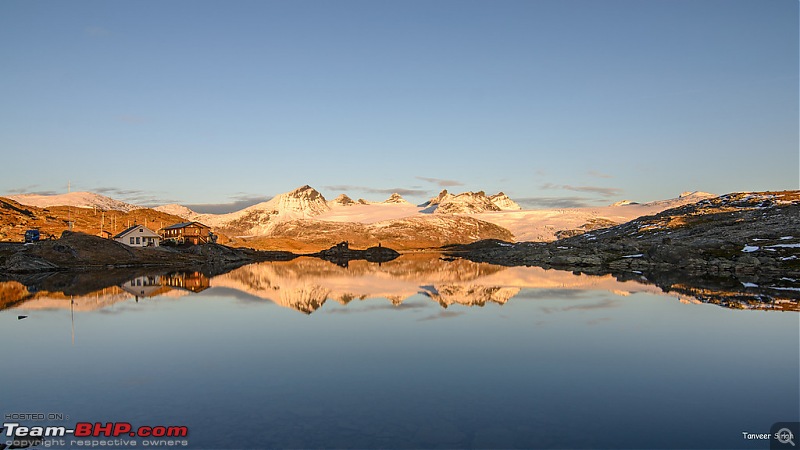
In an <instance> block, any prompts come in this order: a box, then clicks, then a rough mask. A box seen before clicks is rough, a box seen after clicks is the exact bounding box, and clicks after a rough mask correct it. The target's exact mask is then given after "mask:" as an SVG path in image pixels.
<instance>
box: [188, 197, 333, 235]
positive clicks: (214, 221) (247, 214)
mask: <svg viewBox="0 0 800 450" xmlns="http://www.w3.org/2000/svg"><path fill="white" fill-rule="evenodd" d="M330 209H331V207H330V206H329V205H328V201H327V200H325V197H323V196H322V194H320V193H319V192H318V191H317V190H316V189H314V188H312V187H311V186H309V185H305V186H301V187H299V188H297V189H295V190H293V191H291V192H286V193H283V194H278V195H276V196H275V197H273V198H272V199H270V200H268V201H266V202H262V203H258V204H255V205H253V206H249V207H247V208H245V209H242V210H240V211H236V212H232V213H228V214H201V215H199V216H198V217H197V220H198V221H201V222H203V223H204V224H206V225H208V226H210V227H212V228H219V229H222V230H225V231H227V232H228V233H232V234H237V235H254V234H266V233H267V232H268V231H269V229H271V228H272V227H273V226H274V224H275V223H277V222H282V221H286V220H295V219H308V218H311V217H314V216H317V215H319V214H322V213H324V212H327V211H329V210H330Z"/></svg>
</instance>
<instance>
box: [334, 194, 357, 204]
mask: <svg viewBox="0 0 800 450" xmlns="http://www.w3.org/2000/svg"><path fill="white" fill-rule="evenodd" d="M330 203H331V205H339V206H351V205H355V204H356V202H354V201H353V199H352V198H350V197H348V196H347V195H346V194H340V195H339V196H338V197H336V198H335V199H333V200H331V202H330Z"/></svg>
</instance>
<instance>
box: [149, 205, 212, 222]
mask: <svg viewBox="0 0 800 450" xmlns="http://www.w3.org/2000/svg"><path fill="white" fill-rule="evenodd" d="M153 209H154V210H156V211H159V212H163V213H167V214H172V215H173V216H178V217H182V218H184V219H186V220H190V221H194V220H196V219H197V218H198V217H200V216H201V214H200V213H197V212H194V211H192V210H191V209H189V208H187V207H185V206H183V205H179V204H177V203H170V204H169V205H161V206H156V207H155V208H153Z"/></svg>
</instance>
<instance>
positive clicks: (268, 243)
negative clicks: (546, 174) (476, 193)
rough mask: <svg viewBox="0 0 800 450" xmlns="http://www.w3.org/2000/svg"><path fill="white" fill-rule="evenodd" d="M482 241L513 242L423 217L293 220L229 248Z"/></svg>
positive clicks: (490, 229) (474, 224)
mask: <svg viewBox="0 0 800 450" xmlns="http://www.w3.org/2000/svg"><path fill="white" fill-rule="evenodd" d="M482 239H501V240H508V241H510V240H513V239H514V236H513V235H512V234H511V232H510V231H508V230H506V229H505V228H502V227H500V226H497V225H495V224H492V223H489V222H486V221H483V220H478V219H475V218H472V217H464V216H422V217H409V218H405V219H397V220H388V221H385V222H377V223H372V224H362V223H346V222H325V221H321V220H293V221H288V222H283V223H279V224H276V225H275V227H274V228H273V229H272V230H271V231H270V233H269V235H268V236H258V237H249V238H235V239H232V240H231V242H230V243H229V245H231V246H241V247H251V248H255V249H258V250H278V249H280V250H291V251H299V252H315V251H319V250H322V249H326V248H329V247H331V246H332V245H335V244H337V243H339V242H342V241H347V242H348V243H349V244H350V247H351V248H356V249H365V248H368V247H372V246H375V245H378V244H381V245H383V246H385V247H390V248H393V249H396V250H411V249H428V248H439V247H441V246H444V245H452V244H467V243H470V242H475V241H479V240H482Z"/></svg>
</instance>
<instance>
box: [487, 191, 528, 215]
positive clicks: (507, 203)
mask: <svg viewBox="0 0 800 450" xmlns="http://www.w3.org/2000/svg"><path fill="white" fill-rule="evenodd" d="M489 200H491V201H492V203H494V204H495V205H497V207H498V208H500V210H502V211H519V210H521V209H522V207H521V206H519V205H518V204H517V202H515V201H514V200H511V199H510V198H509V197H508V196H507V195H506V194H505V193H503V192H502V191H501V192H498V193H497V194H494V195H490V196H489Z"/></svg>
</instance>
